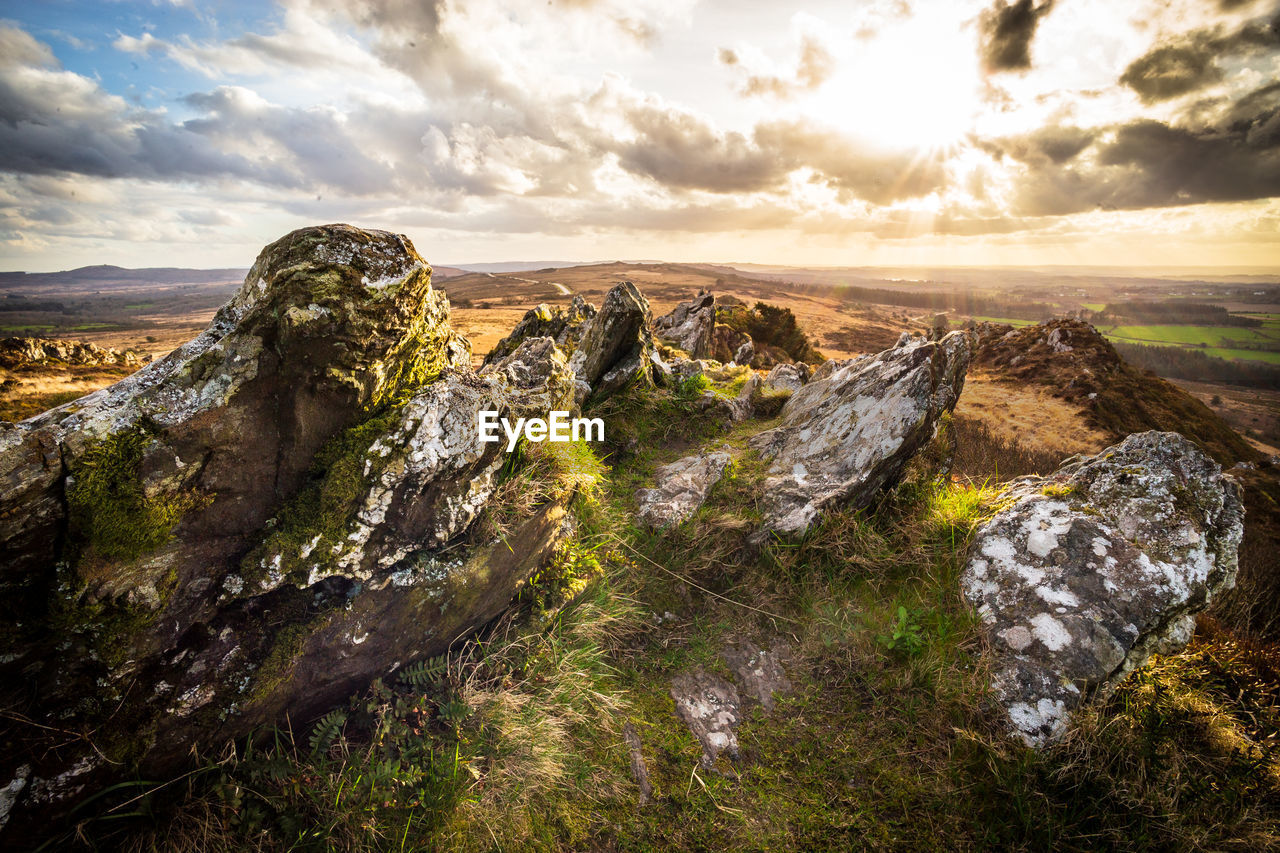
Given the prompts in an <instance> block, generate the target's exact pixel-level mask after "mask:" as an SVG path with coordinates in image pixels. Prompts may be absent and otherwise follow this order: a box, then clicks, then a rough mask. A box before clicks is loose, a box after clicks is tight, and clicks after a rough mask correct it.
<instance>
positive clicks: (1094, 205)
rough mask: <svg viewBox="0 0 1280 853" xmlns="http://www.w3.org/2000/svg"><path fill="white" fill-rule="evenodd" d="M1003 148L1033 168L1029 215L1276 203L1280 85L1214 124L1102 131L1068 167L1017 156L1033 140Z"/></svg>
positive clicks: (1026, 182) (1026, 187)
mask: <svg viewBox="0 0 1280 853" xmlns="http://www.w3.org/2000/svg"><path fill="white" fill-rule="evenodd" d="M1019 145H1020V146H1021V148H1019ZM997 147H998V148H999V149H1000V150H1002V151H1004V152H1006V153H1009V154H1010V155H1011V156H1015V157H1018V159H1020V160H1022V161H1023V162H1026V163H1027V164H1028V167H1029V168H1028V172H1027V174H1026V175H1025V176H1024V177H1023V180H1022V183H1021V185H1020V186H1019V189H1018V201H1017V205H1016V207H1017V210H1016V211H1015V212H1017V213H1020V214H1024V215H1032V216H1045V215H1061V214H1068V213H1075V212H1079V211H1082V210H1089V209H1098V208H1100V209H1106V210H1110V209H1117V210H1136V209H1143V208H1153V207H1177V206H1181V205H1188V204H1202V203H1207V202H1232V201H1249V200H1253V199H1263V198H1272V197H1275V196H1278V195H1280V84H1270V85H1268V86H1265V87H1263V88H1261V89H1258V90H1256V91H1255V92H1253V93H1251V94H1250V95H1248V96H1246V97H1245V98H1242V99H1241V100H1240V101H1239V102H1238V103H1237V104H1235V105H1234V106H1233V108H1232V109H1230V110H1228V111H1227V112H1226V113H1225V114H1224V115H1223V117H1222V119H1221V120H1220V121H1219V122H1217V123H1215V124H1205V125H1200V126H1194V127H1191V126H1177V125H1170V124H1166V123H1164V122H1158V121H1151V120H1146V119H1143V120H1138V121H1134V122H1129V123H1127V124H1123V125H1119V126H1116V127H1113V128H1110V129H1109V130H1107V131H1098V132H1097V136H1096V138H1095V139H1094V140H1093V142H1092V143H1091V145H1090V146H1089V147H1088V148H1086V149H1085V150H1083V151H1082V152H1081V153H1080V154H1078V155H1077V156H1076V157H1075V158H1072V159H1071V160H1069V161H1065V162H1060V163H1055V162H1053V161H1052V160H1050V159H1048V158H1045V159H1044V160H1039V161H1037V160H1036V159H1034V158H1028V157H1026V156H1019V151H1023V152H1025V151H1026V150H1032V149H1034V147H1035V146H1034V141H1033V140H1031V139H1023V140H1020V141H1018V142H1017V144H1015V143H1012V142H1011V141H1009V140H1002V141H1001V142H1000V143H997Z"/></svg>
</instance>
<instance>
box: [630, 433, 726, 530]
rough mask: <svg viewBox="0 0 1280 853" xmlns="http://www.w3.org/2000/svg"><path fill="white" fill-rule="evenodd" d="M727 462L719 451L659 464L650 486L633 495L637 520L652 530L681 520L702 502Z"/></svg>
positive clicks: (722, 474)
mask: <svg viewBox="0 0 1280 853" xmlns="http://www.w3.org/2000/svg"><path fill="white" fill-rule="evenodd" d="M729 461H730V456H729V454H728V453H727V452H725V451H723V450H720V451H715V452H712V453H702V454H698V455H696V456H686V457H684V458H683V459H677V460H676V461H675V462H672V463H671V464H670V465H663V466H662V467H660V468H659V469H658V470H657V472H656V474H655V475H654V479H655V481H656V482H655V485H654V487H653V488H652V489H640V490H639V491H638V492H636V503H637V504H638V505H639V507H640V509H639V514H640V517H641V518H642V519H644V521H645V522H646V523H648V524H649V525H650V526H651V527H655V528H662V527H670V526H672V525H675V524H679V523H680V522H682V521H684V520H685V519H686V518H688V517H689V516H691V515H693V514H694V512H696V511H697V509H698V507H700V506H702V504H703V503H704V502H705V501H706V499H707V495H708V494H709V493H710V492H711V487H712V486H714V485H715V484H716V483H718V482H720V478H721V477H723V476H724V472H725V469H726V468H728V467H729Z"/></svg>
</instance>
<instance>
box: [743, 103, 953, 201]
mask: <svg viewBox="0 0 1280 853" xmlns="http://www.w3.org/2000/svg"><path fill="white" fill-rule="evenodd" d="M755 139H756V141H757V143H758V144H759V145H760V147H761V149H762V150H764V151H767V152H770V156H772V157H773V158H774V159H775V160H777V161H780V162H786V163H788V165H789V166H790V168H791V169H792V170H795V169H799V168H802V167H804V168H808V169H810V170H812V171H813V173H814V180H815V181H816V182H819V183H822V184H825V185H826V186H828V187H830V188H831V189H834V190H835V191H836V192H837V193H838V194H839V196H840V197H842V198H844V199H846V200H847V199H861V200H864V201H869V202H872V203H874V204H889V203H892V202H895V201H901V200H903V199H909V198H918V197H921V196H926V195H929V194H930V193H933V192H935V191H938V190H941V189H943V188H944V187H945V186H946V185H947V182H948V177H947V171H946V168H945V164H944V163H943V161H942V160H941V159H939V158H936V157H932V156H921V154H920V153H919V152H915V151H882V150H877V149H875V148H872V147H870V146H867V145H866V144H864V143H860V142H858V141H856V140H854V139H852V138H850V137H848V136H846V135H844V134H842V133H840V132H838V131H835V130H832V129H829V128H822V127H817V126H814V125H813V124H812V123H811V122H800V121H777V122H770V123H766V124H762V125H759V126H757V127H756V130H755Z"/></svg>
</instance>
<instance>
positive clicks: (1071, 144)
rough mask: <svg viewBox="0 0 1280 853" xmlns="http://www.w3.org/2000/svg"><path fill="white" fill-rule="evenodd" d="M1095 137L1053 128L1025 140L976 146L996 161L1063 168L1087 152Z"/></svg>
mask: <svg viewBox="0 0 1280 853" xmlns="http://www.w3.org/2000/svg"><path fill="white" fill-rule="evenodd" d="M1096 136H1097V131H1096V130H1085V129H1083V128H1079V127H1070V126H1066V125H1052V126H1049V127H1042V128H1040V129H1039V130H1036V131H1033V132H1031V133H1028V134H1025V135H1023V136H1017V137H1010V138H1007V139H1000V140H996V141H994V142H992V141H983V140H975V143H976V144H977V145H978V146H979V147H980V148H982V149H984V150H986V151H988V152H990V153H991V154H994V155H996V156H997V157H1004V156H1009V157H1012V158H1013V159H1015V160H1020V161H1021V162H1023V163H1030V164H1033V165H1061V164H1063V163H1066V162H1067V161H1069V160H1071V159H1073V158H1074V157H1076V156H1077V155H1078V154H1080V153H1081V152H1082V151H1084V150H1085V149H1086V148H1088V147H1089V145H1090V144H1091V143H1092V142H1093V140H1094V138H1095V137H1096Z"/></svg>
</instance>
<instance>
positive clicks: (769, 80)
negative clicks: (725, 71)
mask: <svg viewBox="0 0 1280 853" xmlns="http://www.w3.org/2000/svg"><path fill="white" fill-rule="evenodd" d="M717 56H718V58H719V60H720V64H722V65H725V66H727V67H734V66H738V65H740V64H741V63H742V59H741V57H740V56H739V54H738V53H737V52H736V51H734V50H732V49H730V48H724V47H722V48H720V50H719V52H718V54H717ZM835 67H836V59H835V56H833V55H832V53H831V51H830V50H828V49H827V48H826V47H825V46H824V45H823V44H822V42H821V41H819V40H818V38H817V37H816V36H813V35H804V36H802V37H801V39H800V52H799V56H798V58H797V59H796V66H795V69H794V70H792V71H789V72H787V73H786V74H785V75H784V74H767V73H766V74H749V75H748V76H747V79H746V81H745V82H744V83H743V84H742V86H741V87H740V88H739V90H738V94H740V95H742V96H743V97H748V98H750V97H759V96H771V97H775V98H788V97H791V96H792V95H795V94H797V93H799V92H804V91H812V90H814V89H817V88H818V87H819V86H821V85H822V84H823V83H825V82H826V81H827V80H828V79H829V78H830V77H831V74H832V72H833V71H835Z"/></svg>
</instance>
